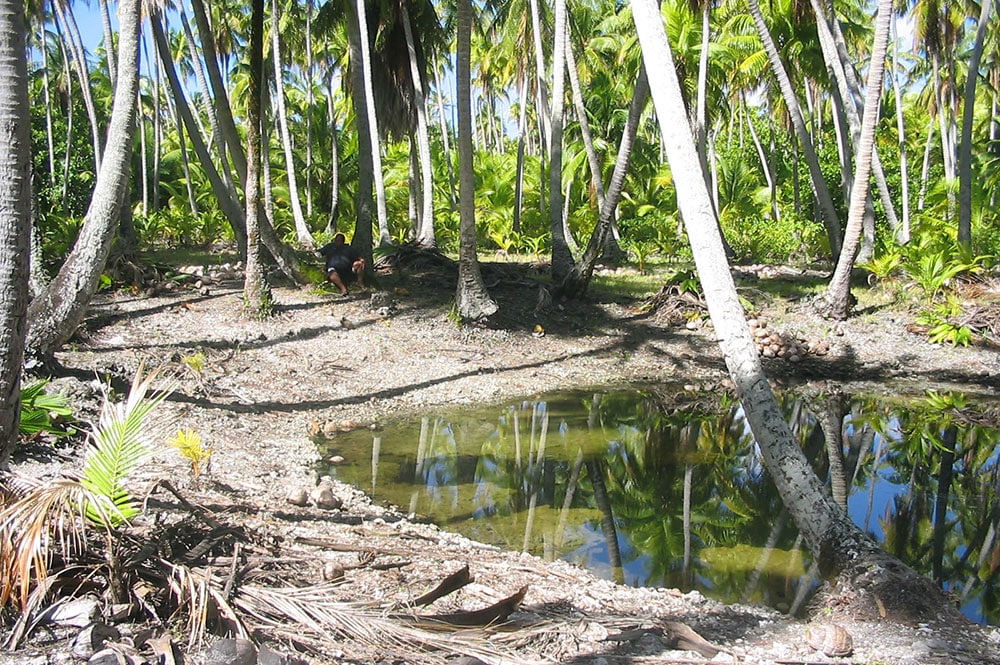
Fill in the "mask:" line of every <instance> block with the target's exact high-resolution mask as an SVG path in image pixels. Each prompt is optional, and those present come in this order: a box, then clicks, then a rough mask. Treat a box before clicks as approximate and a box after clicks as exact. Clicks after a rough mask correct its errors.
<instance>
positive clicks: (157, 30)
mask: <svg viewBox="0 0 1000 665" xmlns="http://www.w3.org/2000/svg"><path fill="white" fill-rule="evenodd" d="M149 25H150V27H151V28H152V31H153V40H154V42H155V43H156V52H157V55H158V56H159V58H160V64H161V65H162V66H163V71H164V73H166V75H167V82H168V83H169V84H170V90H171V96H172V97H173V100H174V104H175V105H176V106H177V113H178V114H179V115H180V117H181V119H182V120H183V122H184V127H185V128H186V129H187V134H188V138H190V140H191V147H192V148H193V149H194V152H195V155H197V158H198V161H199V163H200V165H201V168H202V170H203V171H204V172H205V177H207V178H208V180H209V182H210V183H211V185H212V192H213V194H215V197H216V199H217V200H218V202H219V208H220V209H221V210H222V214H223V215H225V216H226V220H227V221H228V222H229V225H230V226H231V227H232V229H233V235H234V237H235V238H236V242H237V245H238V246H239V248H240V254H241V255H244V254H245V253H246V219H245V215H244V211H243V209H242V208H241V207H240V202H239V201H238V200H236V198H235V197H234V196H233V193H232V192H231V191H230V189H229V188H228V187H227V186H226V183H225V181H224V179H223V177H222V175H221V174H220V173H219V170H218V169H217V168H216V166H215V162H213V161H212V157H211V155H210V153H209V150H208V147H207V146H206V145H205V141H204V139H203V138H202V136H201V129H200V128H199V126H198V122H197V120H196V119H195V116H194V114H193V113H192V112H191V107H190V106H189V105H188V103H187V95H186V94H185V92H184V87H183V85H182V84H181V80H180V77H179V76H178V75H177V70H176V68H175V67H174V58H173V54H172V53H171V52H170V45H169V44H168V43H167V36H166V33H165V31H164V28H163V18H162V13H161V12H160V11H154V12H153V13H152V14H150V17H149Z"/></svg>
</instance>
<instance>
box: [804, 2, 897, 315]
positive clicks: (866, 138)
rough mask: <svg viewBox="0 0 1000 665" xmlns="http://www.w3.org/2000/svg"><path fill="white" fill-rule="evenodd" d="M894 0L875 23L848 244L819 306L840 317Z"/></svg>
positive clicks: (857, 235) (847, 295)
mask: <svg viewBox="0 0 1000 665" xmlns="http://www.w3.org/2000/svg"><path fill="white" fill-rule="evenodd" d="M891 10H892V2H891V0H881V1H880V2H879V13H878V17H877V19H876V22H875V38H874V42H873V44H872V58H871V65H870V67H869V70H868V86H867V91H868V92H867V96H866V98H865V110H864V115H863V116H862V119H861V136H860V138H859V139H858V152H857V166H856V167H855V171H856V172H855V177H854V183H855V186H854V189H853V190H852V191H851V205H850V207H849V208H848V212H847V229H846V231H845V232H844V246H843V249H842V251H841V253H840V259H839V260H838V261H837V269H836V270H835V271H834V273H833V277H832V278H831V279H830V284H829V286H828V287H827V290H826V293H824V295H823V297H822V298H821V300H820V302H819V305H820V308H821V309H822V310H823V312H824V314H826V315H828V316H831V317H833V318H835V319H838V320H843V319H846V318H847V313H848V310H849V309H850V299H851V270H852V268H853V267H854V256H855V254H856V253H857V251H858V246H859V245H860V239H861V226H862V222H863V218H864V214H865V203H866V200H867V198H868V187H869V180H870V178H871V172H872V153H873V151H874V149H875V130H876V126H877V125H878V115H879V105H880V103H881V99H882V79H883V74H884V73H885V55H886V50H887V49H888V45H889V23H890V20H889V18H890V17H889V12H890V11H891Z"/></svg>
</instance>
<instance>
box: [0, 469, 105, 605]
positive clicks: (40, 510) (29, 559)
mask: <svg viewBox="0 0 1000 665" xmlns="http://www.w3.org/2000/svg"><path fill="white" fill-rule="evenodd" d="M17 483H18V485H19V487H20V489H21V490H22V492H23V490H24V489H25V488H27V491H26V492H23V493H21V495H20V496H19V497H18V498H17V499H16V500H14V501H12V502H11V503H8V504H6V505H5V506H3V508H2V509H0V607H2V606H4V605H6V604H7V603H8V602H11V601H14V602H16V604H17V605H18V606H19V607H20V609H21V611H22V612H29V611H31V610H32V609H34V606H35V605H37V604H38V603H39V602H40V599H37V600H36V601H35V602H34V603H32V602H29V600H30V598H31V589H32V587H33V586H34V585H35V584H40V583H41V581H42V580H44V579H45V578H46V577H47V576H48V568H49V562H50V561H51V557H52V553H53V551H54V550H56V549H58V551H60V552H61V553H62V555H63V557H64V558H69V557H70V556H72V555H73V554H75V553H77V552H80V551H81V550H82V549H83V548H84V542H85V533H84V524H85V523H86V520H85V519H84V516H85V514H86V512H87V509H88V507H89V506H97V507H98V509H103V507H104V504H103V503H102V502H101V498H100V497H99V496H97V495H96V494H95V493H94V492H93V491H91V490H89V489H88V488H86V487H84V486H83V485H82V484H81V483H80V481H79V480H76V479H73V478H59V479H56V480H50V481H47V482H44V483H41V482H38V481H33V480H30V479H27V478H18V480H17Z"/></svg>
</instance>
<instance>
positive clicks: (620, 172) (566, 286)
mask: <svg viewBox="0 0 1000 665" xmlns="http://www.w3.org/2000/svg"><path fill="white" fill-rule="evenodd" d="M647 101H649V81H648V79H647V78H646V70H645V68H643V67H641V66H640V69H639V76H638V78H637V79H636V83H635V89H634V91H633V93H632V103H631V104H630V105H629V110H628V119H627V120H626V122H625V130H624V131H623V132H622V138H621V143H619V145H618V156H617V157H616V158H615V168H614V171H613V172H612V173H611V180H610V181H609V182H608V189H607V191H606V192H605V195H604V203H603V205H602V206H601V210H600V213H599V214H598V218H597V224H596V225H595V227H594V230H593V232H592V233H591V234H590V240H589V241H588V243H587V249H586V250H584V252H583V256H582V257H581V258H580V261H578V262H577V264H576V265H575V266H573V269H572V270H571V271H570V272H569V274H568V275H567V276H566V278H565V279H563V281H562V283H561V284H559V286H558V289H557V290H558V292H559V294H560V295H562V296H564V297H576V296H579V295H582V294H584V293H586V291H587V286H588V285H589V284H590V279H591V277H593V275H594V267H595V266H596V265H597V259H598V258H600V256H601V253H602V252H603V251H605V249H606V247H607V240H608V238H609V236H610V235H611V233H610V232H611V230H612V226H613V224H614V217H615V210H616V209H617V208H618V201H619V199H620V198H621V194H622V189H623V188H624V187H625V175H626V173H628V167H629V163H630V162H631V160H632V144H633V142H634V141H635V136H636V133H637V132H638V130H639V121H640V120H641V119H642V112H643V110H644V109H645V108H646V102H647Z"/></svg>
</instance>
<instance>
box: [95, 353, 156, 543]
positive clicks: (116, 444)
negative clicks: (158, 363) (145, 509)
mask: <svg viewBox="0 0 1000 665" xmlns="http://www.w3.org/2000/svg"><path fill="white" fill-rule="evenodd" d="M155 376H156V372H155V371H154V372H150V373H149V374H148V375H146V376H145V377H144V376H143V368H142V366H141V365H140V366H139V369H138V370H136V375H135V378H134V379H133V381H132V387H131V389H130V390H129V394H128V398H127V399H126V400H125V401H124V402H115V401H114V400H112V399H111V397H110V395H108V394H105V397H104V404H103V406H102V407H101V414H100V419H99V421H98V424H97V426H95V427H94V428H93V431H92V433H91V437H90V442H91V446H90V447H89V448H88V450H87V456H86V459H85V461H84V467H83V480H82V481H81V482H82V483H83V484H84V485H85V486H86V487H87V488H89V489H91V490H92V491H93V492H94V493H95V494H98V495H100V496H102V497H104V499H103V500H102V501H101V503H102V504H103V506H102V507H101V508H100V509H98V507H97V506H95V507H94V510H90V509H88V513H87V515H88V517H90V518H91V519H93V520H95V521H98V522H100V523H103V524H106V525H108V526H117V525H118V524H121V523H122V522H125V521H128V520H129V519H131V518H132V517H134V516H135V515H136V513H137V508H136V507H135V503H134V501H133V499H132V496H131V495H130V494H129V493H128V492H127V491H126V489H125V486H124V481H125V478H126V477H127V476H128V475H129V474H130V473H131V472H132V470H133V469H135V468H136V466H138V464H139V463H140V462H142V460H144V459H145V458H146V457H147V456H148V455H149V454H150V452H151V448H150V446H149V445H148V443H149V441H150V440H152V439H153V438H154V436H155V434H157V433H158V430H159V429H160V427H159V425H160V423H157V422H155V421H154V420H152V419H151V418H150V415H151V414H152V413H153V410H154V409H155V408H156V407H157V406H158V405H159V404H160V402H162V401H163V400H164V399H165V398H166V396H167V395H168V394H169V391H168V390H162V391H159V392H157V393H154V394H153V395H152V396H151V397H148V398H147V396H146V395H147V393H149V392H150V388H151V385H152V382H153V379H154V378H155ZM102 517H110V518H111V521H110V522H105V521H104V520H102V519H101V518H102Z"/></svg>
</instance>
